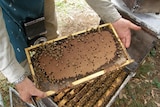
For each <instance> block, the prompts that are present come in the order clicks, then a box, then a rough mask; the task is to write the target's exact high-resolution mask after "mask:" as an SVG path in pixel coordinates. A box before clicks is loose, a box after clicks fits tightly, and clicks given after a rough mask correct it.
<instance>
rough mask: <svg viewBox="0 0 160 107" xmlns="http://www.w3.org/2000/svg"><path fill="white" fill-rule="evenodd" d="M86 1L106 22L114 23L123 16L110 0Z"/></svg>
mask: <svg viewBox="0 0 160 107" xmlns="http://www.w3.org/2000/svg"><path fill="white" fill-rule="evenodd" d="M86 2H87V3H88V5H90V7H91V8H92V9H93V10H94V11H95V12H96V13H97V14H98V15H99V17H100V18H101V19H102V20H103V21H104V22H110V23H112V22H115V21H117V20H118V19H120V18H121V15H120V14H119V12H118V11H117V9H116V8H115V7H114V5H113V4H112V3H111V1H110V0H86Z"/></svg>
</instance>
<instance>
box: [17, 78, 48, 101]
mask: <svg viewBox="0 0 160 107" xmlns="http://www.w3.org/2000/svg"><path fill="white" fill-rule="evenodd" d="M16 89H17V90H18V92H19V94H20V97H21V99H22V100H23V101H24V102H28V103H32V101H31V97H32V96H37V97H40V98H44V97H46V94H45V93H44V92H42V91H40V90H39V89H37V88H36V87H35V86H34V84H33V82H32V81H31V80H30V79H28V78H27V77H26V78H25V79H24V80H23V81H22V82H20V83H18V84H16Z"/></svg>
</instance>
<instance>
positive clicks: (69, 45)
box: [30, 28, 122, 85]
mask: <svg viewBox="0 0 160 107" xmlns="http://www.w3.org/2000/svg"><path fill="white" fill-rule="evenodd" d="M30 52H31V53H32V54H33V55H32V56H31V62H32V65H33V68H34V72H35V74H36V79H37V82H38V83H42V82H44V81H46V82H47V83H48V85H49V84H59V85H64V84H69V82H70V81H69V82H68V81H66V80H67V79H70V80H71V81H72V82H73V81H75V80H78V79H80V78H83V77H85V76H87V75H90V74H92V73H95V72H97V71H99V70H101V69H102V68H103V69H104V67H108V66H109V65H110V64H113V63H114V62H115V61H116V59H117V58H120V57H121V55H122V48H121V46H120V44H119V42H118V41H117V39H116V37H115V35H114V34H113V33H112V32H111V31H110V30H108V28H107V29H101V30H99V29H98V30H97V29H92V30H90V31H86V32H84V33H80V34H77V35H72V36H68V37H67V38H64V39H61V40H58V41H53V42H52V43H45V44H43V45H41V46H39V47H37V48H34V49H31V50H30Z"/></svg>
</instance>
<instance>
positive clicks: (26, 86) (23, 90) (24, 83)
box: [0, 8, 45, 102]
mask: <svg viewBox="0 0 160 107" xmlns="http://www.w3.org/2000/svg"><path fill="white" fill-rule="evenodd" d="M0 71H1V72H2V74H4V76H5V77H6V78H7V79H8V81H9V82H10V83H16V84H15V86H16V88H17V90H18V92H19V94H20V97H21V98H22V100H23V101H25V102H30V97H31V96H39V97H44V96H45V94H44V93H43V92H41V91H39V90H38V89H37V88H36V87H35V86H34V84H33V83H32V82H31V81H30V80H29V79H28V78H27V77H26V78H23V77H24V73H25V70H24V68H23V67H22V66H21V65H20V64H19V63H18V62H17V60H16V58H15V54H14V50H13V48H12V45H11V43H10V41H9V36H8V33H7V30H6V26H5V23H4V19H3V14H2V10H1V8H0ZM18 81H19V82H18Z"/></svg>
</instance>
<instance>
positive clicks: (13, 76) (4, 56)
mask: <svg viewBox="0 0 160 107" xmlns="http://www.w3.org/2000/svg"><path fill="white" fill-rule="evenodd" d="M0 71H1V72H2V74H3V75H4V76H5V77H6V78H7V79H8V81H9V82H11V83H13V82H15V81H17V80H18V79H19V78H20V77H22V75H24V73H25V70H24V68H23V67H22V66H21V65H20V64H19V63H18V61H17V60H16V58H15V54H14V50H13V47H12V45H11V43H10V41H9V36H8V33H7V30H6V26H5V22H4V19H3V13H2V9H1V8H0Z"/></svg>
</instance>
